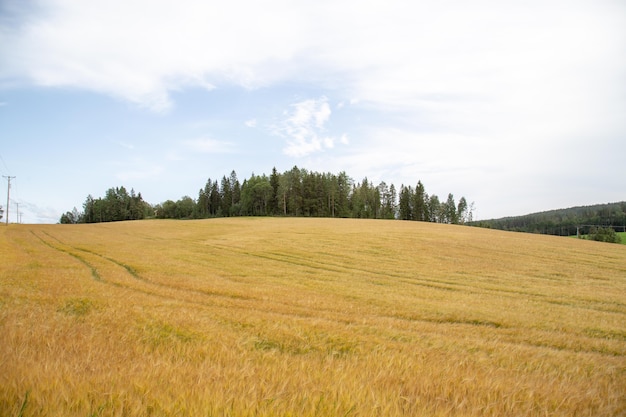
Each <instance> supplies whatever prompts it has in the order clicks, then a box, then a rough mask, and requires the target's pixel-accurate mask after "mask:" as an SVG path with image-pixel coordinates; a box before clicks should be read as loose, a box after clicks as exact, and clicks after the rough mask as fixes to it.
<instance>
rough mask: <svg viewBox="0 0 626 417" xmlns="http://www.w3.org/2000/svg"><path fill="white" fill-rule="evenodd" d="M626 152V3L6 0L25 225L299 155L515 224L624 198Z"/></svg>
mask: <svg viewBox="0 0 626 417" xmlns="http://www.w3.org/2000/svg"><path fill="white" fill-rule="evenodd" d="M625 158H626V2H624V1H622V0H614V1H611V0H594V1H586V0H585V1H578V0H567V1H560V0H538V1H535V0H529V1H507V0H501V1H484V0H478V1H472V2H468V1H462V0H442V1H422V0H419V1H399V0H384V1H382V0H381V1H374V0H359V1H352V0H346V1H341V0H316V1H308V0H303V1H298V2H294V1H287V0H268V1H263V2H259V1H247V0H230V1H212V0H208V1H191V0H122V1H118V0H90V1H82V0H46V1H43V0H42V1H36V0H35V1H34V0H0V173H1V174H2V175H3V176H15V178H14V179H12V180H11V190H10V192H11V195H10V196H11V202H10V205H9V211H10V213H9V221H10V222H16V221H17V220H18V217H17V210H18V208H19V212H20V213H21V216H20V220H21V221H22V222H24V223H56V222H58V221H59V218H60V216H61V214H62V213H64V212H66V211H71V210H72V208H73V207H77V208H78V209H79V210H80V209H82V204H83V203H84V201H85V199H86V197H87V195H89V194H91V195H93V196H94V197H101V196H104V194H105V192H106V190H107V189H109V188H111V187H118V186H124V187H126V188H127V189H128V190H130V189H131V188H132V189H134V190H135V191H136V192H141V194H142V196H143V198H144V200H146V201H147V202H149V203H151V204H157V203H162V202H164V201H166V200H168V199H170V200H174V201H175V200H177V199H179V198H181V197H183V196H186V195H188V196H191V197H192V198H197V196H198V190H199V189H200V188H203V187H204V185H205V184H206V182H207V180H208V179H209V178H211V179H213V180H216V179H217V180H219V179H221V178H222V176H224V175H227V176H228V175H229V174H230V172H231V171H232V170H235V171H236V173H237V175H238V177H239V179H240V180H241V181H243V179H245V178H248V177H249V176H250V175H251V174H252V173H254V174H257V175H261V174H264V173H265V174H268V175H269V174H270V173H271V171H272V168H273V167H276V169H277V170H278V171H279V172H284V171H286V170H289V169H291V168H292V167H293V166H298V167H300V168H305V169H307V170H309V171H315V172H332V173H339V172H341V171H345V172H346V173H347V174H348V175H349V176H350V177H352V178H353V179H354V180H355V181H361V180H362V179H363V178H365V177H367V178H368V180H369V181H371V182H372V183H374V184H375V185H377V184H378V183H379V182H381V181H385V182H386V183H387V184H394V185H395V186H396V188H397V189H399V187H400V186H401V185H402V184H404V185H411V186H415V185H416V184H417V182H418V181H421V182H422V183H423V184H424V185H425V188H426V192H427V193H429V194H436V195H438V196H439V197H440V199H445V198H446V197H447V195H448V193H452V194H453V195H454V196H455V198H456V199H457V200H458V199H459V198H460V197H461V196H464V197H465V198H466V199H467V200H468V202H474V218H475V219H489V218H499V217H505V216H516V215H523V214H528V213H533V212H539V211H544V210H550V209H557V208H565V207H572V206H579V205H591V204H599V203H607V202H616V201H624V200H626V163H625ZM7 185H8V182H7V179H6V178H0V204H1V205H2V206H3V207H5V209H6V199H5V196H6V193H7ZM2 221H4V219H3V220H2Z"/></svg>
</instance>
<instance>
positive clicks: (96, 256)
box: [0, 218, 626, 416]
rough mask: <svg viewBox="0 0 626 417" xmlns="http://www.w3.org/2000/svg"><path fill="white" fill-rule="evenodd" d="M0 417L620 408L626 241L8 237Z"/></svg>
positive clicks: (342, 235)
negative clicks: (624, 242)
mask: <svg viewBox="0 0 626 417" xmlns="http://www.w3.org/2000/svg"><path fill="white" fill-rule="evenodd" d="M0 253H2V263H1V264H0V334H1V335H2V336H1V337H2V340H1V342H0V415H7V416H16V415H20V416H36V415H37V416H38V415H47V416H120V415H128V416H147V415H151V416H165V415H180V416H187V415H189V416H275V415H279V416H289V415H292V416H327V415H333V416H344V415H345V416H370V415H380V416H400V415H461V416H484V415H529V416H531V415H563V416H570V415H583V416H584V415H589V416H602V415H623V414H625V413H626V382H625V381H626V299H625V298H624V294H626V248H624V246H622V245H609V244H598V243H597V242H590V241H584V240H575V239H562V238H558V237H551V236H542V235H533V234H522V233H507V232H501V231H496V230H489V229H479V228H469V227H462V226H448V225H437V224H430V223H419V222H400V221H367V220H349V219H341V220H339V219H287V218H284V219H283V218H276V219H274V218H232V219H215V220H206V221H187V222H180V221H179V222H177V221H142V222H129V223H109V224H97V225H9V226H8V227H2V228H0Z"/></svg>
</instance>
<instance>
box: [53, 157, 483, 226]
mask: <svg viewBox="0 0 626 417" xmlns="http://www.w3.org/2000/svg"><path fill="white" fill-rule="evenodd" d="M83 209H84V211H83V212H79V211H78V209H76V208H74V210H73V211H71V212H67V213H65V214H64V215H63V216H62V217H61V223H95V222H110V221H121V220H137V219H143V218H148V217H156V218H161V219H203V218H211V217H229V216H296V217H351V218H370V219H401V220H419V221H429V222H439V223H452V224H463V223H466V222H469V221H471V219H472V205H471V204H468V203H467V200H466V199H465V197H461V198H460V200H459V202H458V204H457V203H456V201H455V199H454V196H453V194H448V196H447V198H446V199H445V201H441V200H440V199H439V197H438V196H437V195H435V194H433V195H429V194H428V193H427V192H426V189H425V187H424V185H423V184H422V183H421V181H418V182H417V185H416V186H415V187H412V186H404V185H402V186H401V187H400V189H399V190H397V189H396V187H395V186H394V185H393V184H390V185H388V184H387V183H385V182H384V181H383V182H381V183H380V184H378V185H374V184H373V183H372V182H371V181H369V180H368V179H367V178H364V179H363V180H362V181H360V182H355V181H354V180H353V179H352V178H350V177H349V176H348V174H346V173H345V172H340V173H339V174H331V173H319V172H314V171H308V170H306V169H301V168H298V167H297V166H295V167H293V168H292V169H291V170H288V171H285V172H283V173H279V172H278V171H277V170H276V168H274V169H273V170H272V173H271V174H270V175H269V176H267V175H265V174H263V175H255V174H252V175H251V176H250V178H247V179H244V180H243V182H240V181H239V179H238V178H237V174H236V172H235V171H232V172H231V173H230V175H228V176H226V175H224V176H223V177H222V179H221V180H219V181H218V180H212V179H210V178H209V179H208V180H207V182H206V184H205V185H204V187H203V188H200V190H199V191H198V196H197V198H195V199H194V198H192V197H190V196H184V197H182V198H180V199H178V200H177V201H173V200H167V201H165V202H163V203H160V204H157V205H155V206H151V205H150V204H148V203H146V202H145V201H143V199H142V197H141V193H138V194H135V192H134V190H131V192H130V194H129V193H128V192H127V191H126V189H125V188H124V187H119V188H111V189H109V190H108V191H107V192H106V195H105V197H104V198H98V199H94V198H93V197H92V196H91V195H89V196H88V197H87V200H86V201H85V203H84V204H83Z"/></svg>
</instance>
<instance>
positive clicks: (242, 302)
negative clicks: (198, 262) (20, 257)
mask: <svg viewBox="0 0 626 417" xmlns="http://www.w3.org/2000/svg"><path fill="white" fill-rule="evenodd" d="M31 233H32V234H33V236H34V237H36V238H37V239H38V240H39V241H40V242H41V243H42V244H43V245H45V246H47V247H49V248H51V249H54V250H56V251H58V252H60V253H63V254H65V255H67V256H70V257H72V258H74V259H76V260H77V261H79V262H80V263H82V264H83V265H84V266H85V267H87V268H88V269H89V270H90V271H91V275H92V278H93V279H94V281H97V282H99V283H102V284H104V285H110V286H113V287H116V288H120V289H124V290H129V291H135V292H138V293H141V294H144V295H149V296H153V297H157V298H160V299H163V300H167V301H177V302H181V303H183V304H191V305H195V306H198V307H203V308H220V309H224V311H225V313H226V317H227V316H228V312H229V310H230V309H233V308H234V309H240V310H242V311H250V312H253V311H259V312H263V313H272V314H275V315H277V316H280V317H301V318H317V319H320V318H325V319H328V320H331V321H337V318H336V317H335V318H331V316H332V315H335V314H337V313H340V312H339V311H334V310H315V312H313V311H311V310H310V309H308V308H305V307H302V306H298V305H295V304H288V306H289V308H290V310H291V311H290V312H289V313H285V312H284V311H279V308H276V307H274V308H269V306H266V305H265V302H266V300H263V299H261V298H256V297H251V296H241V295H233V294H225V293H220V292H216V291H207V290H204V291H203V290H196V289H191V288H184V287H177V286H173V285H168V284H164V283H159V282H154V281H151V280H149V279H146V278H144V277H142V276H141V275H140V274H139V273H137V271H135V270H134V269H133V268H132V267H131V266H129V265H127V264H124V263H122V262H120V261H117V260H115V259H113V258H110V257H107V256H104V255H102V254H99V253H97V252H94V251H91V250H88V249H83V248H78V247H74V246H71V245H68V244H66V243H64V242H63V241H61V240H60V239H58V238H57V237H55V236H52V235H50V234H49V233H47V232H41V234H43V235H45V236H46V238H43V237H42V236H40V235H39V234H37V233H35V232H34V231H32V230H31ZM46 239H48V240H46ZM51 241H53V242H55V243H51ZM85 255H87V256H92V257H94V258H97V259H101V260H103V261H105V262H107V263H109V264H111V265H113V266H114V267H116V268H119V269H120V270H121V271H123V274H124V275H126V276H127V277H129V278H131V279H132V280H134V281H136V282H137V283H140V284H141V285H146V286H150V287H153V289H145V288H140V287H138V286H136V285H131V284H128V283H123V282H119V281H114V280H112V279H111V278H110V277H109V276H106V274H104V273H102V271H101V270H100V269H99V268H98V266H97V265H96V263H95V262H93V261H91V262H90V261H89V260H88V259H86V256H85ZM154 289H160V290H166V291H168V292H170V293H169V294H164V293H163V292H161V291H155V290H154ZM172 293H178V294H176V295H175V294H172ZM194 295H195V296H202V297H208V298H210V300H211V301H209V300H207V299H206V298H205V299H204V300H198V299H192V298H191V296H194ZM218 299H221V300H228V301H227V302H225V301H221V302H216V301H217V300H218ZM257 303H261V304H263V305H256V304H257ZM341 321H344V320H341ZM345 321H346V322H348V321H349V320H347V319H346V320H345Z"/></svg>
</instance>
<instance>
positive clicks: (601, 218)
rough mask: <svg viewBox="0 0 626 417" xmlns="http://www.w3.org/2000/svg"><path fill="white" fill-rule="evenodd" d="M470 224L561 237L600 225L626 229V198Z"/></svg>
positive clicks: (581, 233) (585, 232)
mask: <svg viewBox="0 0 626 417" xmlns="http://www.w3.org/2000/svg"><path fill="white" fill-rule="evenodd" d="M469 224H470V225H472V226H479V227H487V228H492V229H500V230H510V231H515V232H529V233H543V234H549V235H558V236H575V235H587V234H590V233H593V231H594V230H597V229H599V228H609V229H613V230H614V231H615V232H626V201H622V202H618V203H609V204H597V205H593V206H580V207H571V208H567V209H560V210H551V211H544V212H541V213H533V214H527V215H525V216H517V217H504V218H502V219H493V220H481V221H478V222H470V223H469Z"/></svg>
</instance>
